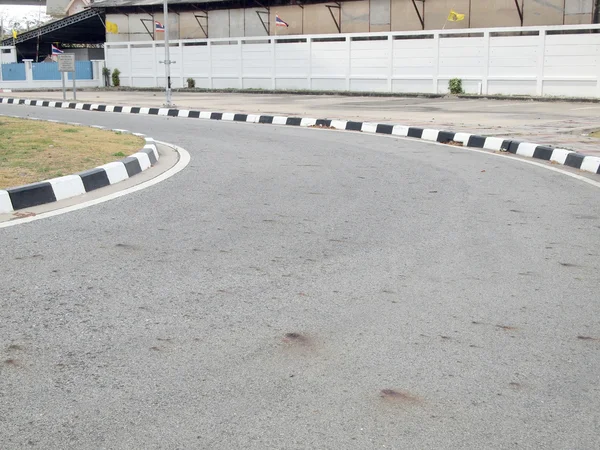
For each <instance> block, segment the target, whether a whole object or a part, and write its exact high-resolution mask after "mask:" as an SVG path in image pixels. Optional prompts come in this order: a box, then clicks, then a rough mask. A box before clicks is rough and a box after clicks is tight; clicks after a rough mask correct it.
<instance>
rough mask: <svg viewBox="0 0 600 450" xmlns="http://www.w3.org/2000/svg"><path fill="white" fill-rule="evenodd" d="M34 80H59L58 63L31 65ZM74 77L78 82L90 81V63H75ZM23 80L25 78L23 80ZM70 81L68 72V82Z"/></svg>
mask: <svg viewBox="0 0 600 450" xmlns="http://www.w3.org/2000/svg"><path fill="white" fill-rule="evenodd" d="M32 71H33V79H34V80H60V72H59V71H58V63H55V62H43V63H33V64H32ZM75 75H76V78H77V79H78V80H92V79H93V78H94V77H93V74H92V62H91V61H75ZM23 79H25V78H23ZM71 79H72V76H71V73H70V72H69V80H71Z"/></svg>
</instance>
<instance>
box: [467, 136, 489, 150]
mask: <svg viewBox="0 0 600 450" xmlns="http://www.w3.org/2000/svg"><path fill="white" fill-rule="evenodd" d="M484 145H485V136H477V135H476V134H472V135H471V136H469V141H468V142H467V147H476V148H483V146H484Z"/></svg>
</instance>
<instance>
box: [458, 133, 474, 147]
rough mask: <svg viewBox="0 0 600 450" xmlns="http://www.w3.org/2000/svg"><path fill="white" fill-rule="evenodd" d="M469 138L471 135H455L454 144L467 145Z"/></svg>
mask: <svg viewBox="0 0 600 450" xmlns="http://www.w3.org/2000/svg"><path fill="white" fill-rule="evenodd" d="M471 136H472V134H471V133H456V134H455V135H454V142H461V143H462V145H467V144H468V143H469V138H470V137H471Z"/></svg>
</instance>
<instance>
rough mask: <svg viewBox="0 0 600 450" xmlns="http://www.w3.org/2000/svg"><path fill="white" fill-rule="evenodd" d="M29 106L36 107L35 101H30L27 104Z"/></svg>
mask: <svg viewBox="0 0 600 450" xmlns="http://www.w3.org/2000/svg"><path fill="white" fill-rule="evenodd" d="M29 104H30V105H31V106H37V100H31V101H30V102H29Z"/></svg>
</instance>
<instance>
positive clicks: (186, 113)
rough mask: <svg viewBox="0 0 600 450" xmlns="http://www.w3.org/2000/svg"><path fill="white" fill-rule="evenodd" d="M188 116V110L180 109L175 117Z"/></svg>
mask: <svg viewBox="0 0 600 450" xmlns="http://www.w3.org/2000/svg"><path fill="white" fill-rule="evenodd" d="M189 115H190V110H189V109H180V110H179V112H178V113H177V117H188V116H189Z"/></svg>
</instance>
